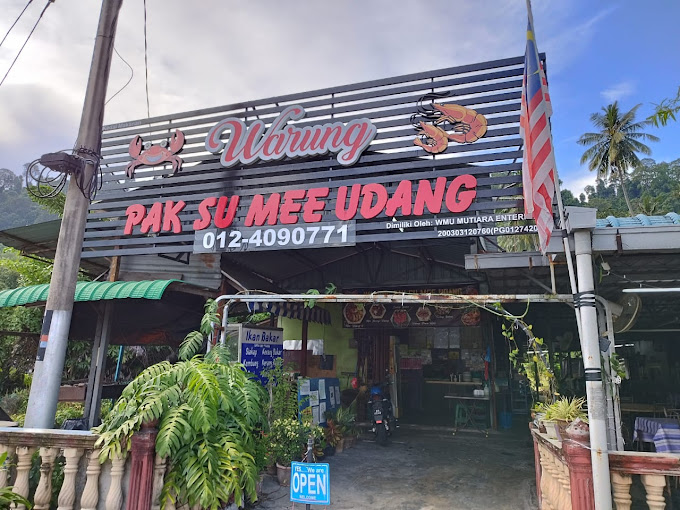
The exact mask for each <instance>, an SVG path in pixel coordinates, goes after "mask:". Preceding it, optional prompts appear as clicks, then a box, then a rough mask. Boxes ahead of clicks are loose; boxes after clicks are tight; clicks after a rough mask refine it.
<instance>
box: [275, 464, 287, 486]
mask: <svg viewBox="0 0 680 510" xmlns="http://www.w3.org/2000/svg"><path fill="white" fill-rule="evenodd" d="M276 478H277V480H278V481H279V485H281V486H282V487H288V486H289V485H290V466H282V465H281V464H279V463H278V462H277V463H276Z"/></svg>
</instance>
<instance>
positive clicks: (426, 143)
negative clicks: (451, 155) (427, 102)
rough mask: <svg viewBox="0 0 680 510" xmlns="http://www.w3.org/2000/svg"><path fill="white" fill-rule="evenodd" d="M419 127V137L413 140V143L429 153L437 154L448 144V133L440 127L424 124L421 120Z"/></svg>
mask: <svg viewBox="0 0 680 510" xmlns="http://www.w3.org/2000/svg"><path fill="white" fill-rule="evenodd" d="M420 127H421V130H420V131H418V135H420V137H421V138H416V139H415V140H413V143H414V144H416V145H418V146H419V147H422V148H423V149H424V150H426V151H427V152H429V153H430V154H439V153H440V152H444V151H445V150H446V148H447V147H448V146H449V140H448V136H449V135H448V133H447V132H446V131H444V130H443V129H442V128H440V127H437V126H431V125H430V124H425V123H424V122H423V121H420Z"/></svg>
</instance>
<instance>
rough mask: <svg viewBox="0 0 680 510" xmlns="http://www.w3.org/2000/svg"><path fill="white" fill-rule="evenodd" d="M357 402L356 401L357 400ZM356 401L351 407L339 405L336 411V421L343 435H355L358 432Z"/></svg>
mask: <svg viewBox="0 0 680 510" xmlns="http://www.w3.org/2000/svg"><path fill="white" fill-rule="evenodd" d="M355 402H356V401H355ZM353 406H354V402H352V405H350V406H349V407H338V409H337V411H336V412H335V421H336V423H337V425H338V427H339V429H340V432H341V433H342V435H343V436H353V435H357V433H356V419H357V415H356V412H355V410H354V407H353Z"/></svg>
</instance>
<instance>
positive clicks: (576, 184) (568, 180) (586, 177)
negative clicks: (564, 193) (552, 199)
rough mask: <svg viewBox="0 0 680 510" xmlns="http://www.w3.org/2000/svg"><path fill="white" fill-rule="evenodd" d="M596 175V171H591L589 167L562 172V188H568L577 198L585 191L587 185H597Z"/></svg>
mask: <svg viewBox="0 0 680 510" xmlns="http://www.w3.org/2000/svg"><path fill="white" fill-rule="evenodd" d="M596 177H597V176H596V175H595V172H590V171H589V170H588V169H581V170H577V171H574V172H569V173H564V174H560V179H561V180H562V189H568V190H569V191H571V192H572V193H573V194H574V196H575V197H576V198H578V197H579V195H580V194H581V193H583V190H584V189H585V187H586V186H595V179H596Z"/></svg>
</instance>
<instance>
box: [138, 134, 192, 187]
mask: <svg viewBox="0 0 680 510" xmlns="http://www.w3.org/2000/svg"><path fill="white" fill-rule="evenodd" d="M183 147H184V133H182V132H181V131H180V130H179V129H175V132H174V133H173V135H172V136H171V137H170V140H169V141H167V140H164V141H162V142H161V143H160V144H157V145H156V144H154V145H152V144H151V143H149V142H147V143H143V140H142V137H141V136H139V135H137V136H135V137H134V138H133V139H132V141H131V142H130V146H129V148H128V152H129V153H130V156H132V161H130V163H128V165H127V167H126V169H125V173H126V174H127V176H128V177H129V178H130V179H132V178H133V177H134V176H135V168H137V167H139V166H144V165H146V166H156V165H162V164H163V163H172V173H173V174H176V173H177V172H179V171H180V170H181V169H182V163H183V161H182V158H180V157H179V156H177V153H179V152H180V151H181V150H182V148H183ZM142 148H144V150H142Z"/></svg>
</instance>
